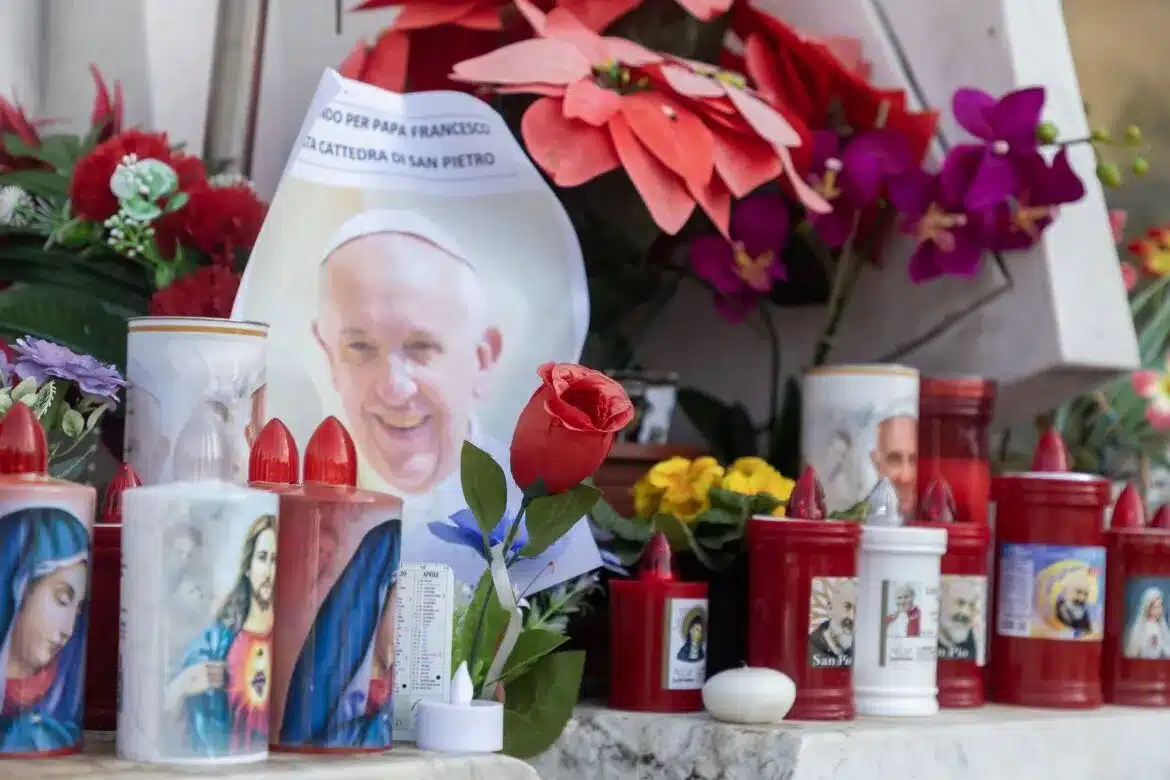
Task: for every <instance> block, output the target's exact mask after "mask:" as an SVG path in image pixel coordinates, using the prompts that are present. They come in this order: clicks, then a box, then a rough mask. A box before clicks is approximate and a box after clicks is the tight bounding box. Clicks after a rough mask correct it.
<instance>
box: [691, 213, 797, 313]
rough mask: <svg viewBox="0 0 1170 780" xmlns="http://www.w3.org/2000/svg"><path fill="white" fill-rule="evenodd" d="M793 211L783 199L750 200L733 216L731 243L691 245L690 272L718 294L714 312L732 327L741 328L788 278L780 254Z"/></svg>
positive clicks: (703, 240) (704, 239)
mask: <svg viewBox="0 0 1170 780" xmlns="http://www.w3.org/2000/svg"><path fill="white" fill-rule="evenodd" d="M788 223H789V218H788V205H787V203H786V201H785V200H784V198H783V197H782V196H781V195H780V194H779V193H771V192H769V193H759V194H755V195H749V196H748V197H746V198H744V199H743V200H741V201H739V203H737V204H736V205H735V207H734V208H733V209H732V211H731V225H730V228H729V231H728V232H729V233H730V234H731V241H728V240H727V239H726V238H724V237H723V236H720V235H716V234H711V235H706V236H699V237H698V238H696V239H695V240H694V241H692V242H691V247H690V256H691V268H693V269H694V271H695V275H696V276H698V277H699V278H700V279H703V280H704V281H706V282H707V283H709V284H710V285H711V286H712V287H713V288H714V289H715V292H716V298H715V306H716V308H718V309H719V313H720V314H722V315H723V317H724V319H726V320H727V321H728V322H740V321H742V320H743V318H744V317H745V316H746V315H747V313H748V312H749V311H751V310H752V309H753V308H755V306H756V305H757V304H758V303H759V300H760V298H761V297H762V296H764V295H766V294H768V293H769V292H771V290H772V287H773V285H774V284H775V283H776V282H777V281H783V280H784V279H787V278H788V269H787V268H785V267H784V260H783V258H781V256H780V255H781V253H782V252H783V250H784V244H785V243H786V242H787V240H788Z"/></svg>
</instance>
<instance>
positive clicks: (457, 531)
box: [427, 509, 528, 560]
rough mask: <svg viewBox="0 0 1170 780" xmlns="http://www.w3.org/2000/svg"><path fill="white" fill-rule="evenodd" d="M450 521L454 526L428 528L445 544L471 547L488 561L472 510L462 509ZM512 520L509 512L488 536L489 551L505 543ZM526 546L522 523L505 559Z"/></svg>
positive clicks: (445, 525) (526, 539)
mask: <svg viewBox="0 0 1170 780" xmlns="http://www.w3.org/2000/svg"><path fill="white" fill-rule="evenodd" d="M450 519H451V522H452V523H454V525H448V524H446V523H427V528H429V529H430V531H431V534H433V535H434V536H437V537H439V538H440V539H442V540H443V541H444V542H450V543H451V544H458V545H462V546H464V547H470V548H471V549H473V550H475V551H476V552H478V553H479V554H480V555H481V556H482V557H483V558H484V560H487V556H486V555H485V552H484V546H485V545H484V538H483V533H482V532H481V531H480V530H479V523H477V522H476V521H475V515H474V514H472V513H471V510H470V509H460V510H459V511H458V512H456V513H455V514H453V515H451V518H450ZM512 519H513V518H512V517H511V516H510V515H509V514H508V513H507V512H505V513H504V516H503V517H502V518H500V522H499V523H498V524H497V525H496V527H495V528H493V529H492V532H491V533H490V534H488V538H487V545H486V546H487V547H488V548H489V549H490V548H492V547H495V546H496V545H497V544H502V543H503V542H504V539H505V538H506V537H507V536H508V529H509V528H511V527H512ZM526 544H528V531H527V530H526V529H525V528H524V524H523V523H521V524H520V528H519V530H518V531H517V532H516V538H515V539H513V540H512V545H511V547H509V548H508V550H507V554H506V556H505V557H508V558H510V557H511V556H513V555H516V554H518V553H519V552H520V550H521V549H522V548H523V547H524V545H526Z"/></svg>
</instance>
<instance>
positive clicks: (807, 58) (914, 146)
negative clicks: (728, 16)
mask: <svg viewBox="0 0 1170 780" xmlns="http://www.w3.org/2000/svg"><path fill="white" fill-rule="evenodd" d="M731 28H732V30H733V31H734V32H735V33H736V34H737V35H739V36H740V37H741V38H742V39H743V41H744V55H743V56H742V57H738V56H736V55H732V54H725V55H724V59H725V61H726V62H728V63H729V64H730V67H733V68H736V69H739V70H741V71H745V72H746V73H747V74H748V76H750V77H751V79H752V80H753V81H754V82H755V83H756V86H757V88H758V89H759V91H760V92H761V94H763V96H764V97H765V98H767V99H768V100H770V101H771V102H772V103H773V104H774V105H777V106H781V105H783V106H786V107H788V108H789V109H791V110H792V111H793V112H794V113H795V114H796V116H798V117H799V118H800V119H801V120H802V121H803V122H804V123H805V124H806V125H807V126H808V127H810V128H813V129H818V130H819V129H832V128H830V127H829V121H830V119H831V116H830V111H831V109H832V108H833V107H834V106H839V107H840V110H841V111H842V113H843V114H844V116H843V119H844V121H845V122H847V123H848V125H849V126H850V127H851V128H852V129H853V130H857V131H860V130H870V129H873V128H874V126H875V124H876V123H877V120H878V119H879V117H882V116H883V115H884V119H885V124H884V127H886V128H887V129H889V130H892V131H894V132H896V133H898V134H899V135H901V136H903V137H904V138H905V139H906V142H907V145H908V146H909V148H910V151H911V154H912V155H914V159H915V160H916V161H921V160H922V158H923V157H924V156H925V155H926V150H927V147H928V146H929V145H930V141H931V139H932V138H933V136H934V132H935V129H936V127H937V124H938V114H937V112H935V111H911V110H909V109H908V108H907V107H906V93H905V92H904V91H902V90H900V89H879V88H878V87H875V86H874V85H872V84H870V83H869V82H868V81H867V80H866V78H865V77H864V76H863V75H862V72H864V71H863V70H861V72H859V68H858V64H859V63H858V62H857V61H856V58H851V59H853V60H854V61H851V62H848V63H845V62H842V61H841V59H839V57H838V56H837V54H835V53H834V52H835V50H836V51H838V52H840V47H839V46H835V45H834V44H833V43H832V42H831V41H830V42H824V41H817V40H815V39H812V38H808V37H805V36H803V35H801V34H800V33H799V32H797V31H796V30H795V29H793V28H792V27H790V26H788V25H787V24H785V23H784V22H782V21H780V20H779V19H777V18H776V17H775V16H772V15H771V14H769V13H767V12H764V11H760V10H758V9H755V8H752V7H750V6H749V5H748V4H746V3H744V4H742V5H737V7H736V8H735V9H734V10H733V11H732V22H731Z"/></svg>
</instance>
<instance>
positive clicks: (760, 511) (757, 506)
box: [748, 493, 787, 515]
mask: <svg viewBox="0 0 1170 780" xmlns="http://www.w3.org/2000/svg"><path fill="white" fill-rule="evenodd" d="M751 499H752V501H751V503H750V504H749V505H748V514H749V515H770V514H772V513H773V512H775V511H776V507H778V506H784V504H785V503H787V502H785V501H781V500H780V499H778V498H776V497H775V496H774V495H772V494H771V493H756V494H755V495H754V496H752V497H751Z"/></svg>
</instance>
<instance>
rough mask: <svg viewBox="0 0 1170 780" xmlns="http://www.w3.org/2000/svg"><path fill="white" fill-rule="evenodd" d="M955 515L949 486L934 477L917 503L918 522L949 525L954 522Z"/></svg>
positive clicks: (942, 480)
mask: <svg viewBox="0 0 1170 780" xmlns="http://www.w3.org/2000/svg"><path fill="white" fill-rule="evenodd" d="M955 514H956V513H955V495H954V493H952V492H951V486H950V484H949V483H948V482H947V481H946V480H945V479H943V478H942V477H935V478H934V479H933V480H931V482H930V484H929V485H928V486H927V487H926V492H925V493H924V494H923V495H922V500H921V501H919V502H918V522H920V523H947V524H951V523H954V522H955Z"/></svg>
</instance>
